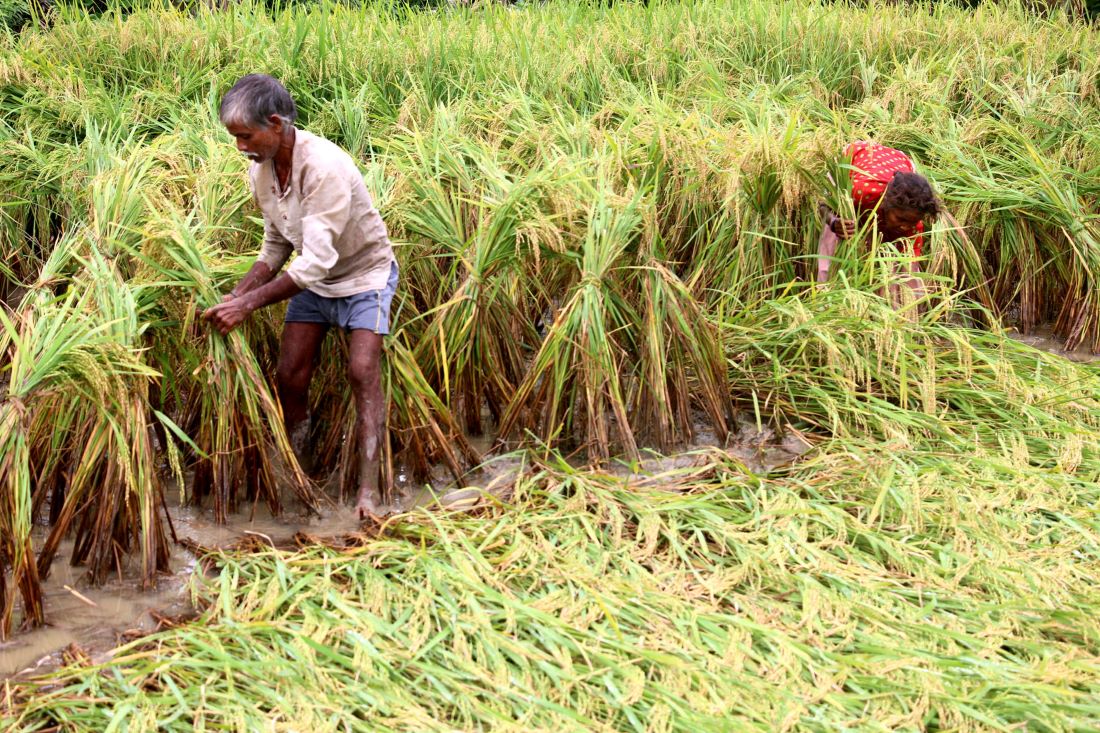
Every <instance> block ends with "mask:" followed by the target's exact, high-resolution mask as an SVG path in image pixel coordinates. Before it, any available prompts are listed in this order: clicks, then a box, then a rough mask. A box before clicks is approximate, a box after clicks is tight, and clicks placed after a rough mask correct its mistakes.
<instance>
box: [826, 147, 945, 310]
mask: <svg viewBox="0 0 1100 733" xmlns="http://www.w3.org/2000/svg"><path fill="white" fill-rule="evenodd" d="M844 154H845V156H846V157H848V158H850V159H851V164H852V165H851V179H852V201H853V203H854V204H855V209H856V216H857V217H858V221H852V220H850V219H841V218H840V217H838V216H837V215H836V213H835V212H833V211H831V210H829V209H828V208H826V207H824V206H823V207H822V213H823V214H824V219H825V229H824V231H823V232H822V234H821V241H820V242H819V246H818V264H817V281H818V282H825V281H826V280H827V279H828V277H829V264H830V262H831V261H832V257H833V255H834V254H835V253H836V246H837V243H838V241H839V240H841V239H848V238H849V237H852V236H854V235H855V233H856V232H857V231H858V230H859V229H860V228H861V227H863V226H866V225H868V224H870V225H872V226H874V227H875V228H876V229H877V230H878V233H879V236H880V237H882V240H883V241H884V242H891V243H893V244H894V245H895V246H896V247H897V248H898V249H899V250H900V251H902V252H905V253H908V254H911V258H910V259H909V260H908V261H907V262H903V263H901V268H902V270H903V272H904V273H905V274H906V275H908V277H907V278H905V280H906V284H907V285H908V286H909V288H910V290H911V291H912V293H913V296H914V297H915V298H920V297H921V296H922V295H923V285H922V283H921V280H920V278H919V277H918V275H919V273H920V264H919V262H918V260H919V258H920V257H921V247H922V246H923V244H924V238H923V236H922V234H923V232H924V225H925V222H926V221H927V222H931V221H934V220H935V219H936V217H938V216H939V215H940V213H941V211H942V209H941V207H940V204H939V201H938V200H937V199H936V195H935V193H934V192H933V191H932V186H931V185H930V184H929V183H928V179H927V178H925V177H924V176H922V175H920V174H918V173H916V172H915V171H914V167H913V161H912V160H910V159H909V156H907V155H906V154H905V153H903V152H901V151H900V150H895V149H893V148H888V147H886V146H885V145H879V144H878V143H874V142H867V141H863V142H855V143H852V144H851V145H849V146H848V147H847V148H845V150H844ZM897 295H898V293H896V292H894V287H893V286H891V296H892V297H891V301H892V302H894V303H895V304H896V303H897V302H898V298H897Z"/></svg>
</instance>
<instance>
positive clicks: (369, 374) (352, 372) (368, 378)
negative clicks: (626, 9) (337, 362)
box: [348, 358, 381, 392]
mask: <svg viewBox="0 0 1100 733" xmlns="http://www.w3.org/2000/svg"><path fill="white" fill-rule="evenodd" d="M348 381H349V382H351V388H352V389H353V390H355V391H357V392H358V391H360V390H369V389H374V388H375V387H377V386H378V385H379V383H380V381H381V373H380V371H379V366H378V359H375V358H362V359H354V360H352V361H351V363H349V364H348Z"/></svg>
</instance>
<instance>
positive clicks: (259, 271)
mask: <svg viewBox="0 0 1100 733" xmlns="http://www.w3.org/2000/svg"><path fill="white" fill-rule="evenodd" d="M277 274H278V272H276V271H275V270H273V269H271V267H270V266H269V265H268V264H267V263H266V262H260V261H259V260H256V262H254V263H253V264H252V268H251V269H250V270H249V271H248V274H246V275H245V276H244V277H243V278H241V281H240V282H239V283H237V286H236V287H235V288H233V289H232V290H230V291H229V292H228V293H226V294H225V296H223V297H222V302H223V303H225V302H226V301H229V300H233V299H234V298H239V297H241V296H242V295H244V294H246V293H250V292H252V291H253V290H255V289H256V288H258V287H261V286H263V285H267V284H268V283H269V282H271V281H272V280H273V279H274V278H275V276H276V275H277Z"/></svg>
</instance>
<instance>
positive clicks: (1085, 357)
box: [1008, 326, 1100, 362]
mask: <svg viewBox="0 0 1100 733" xmlns="http://www.w3.org/2000/svg"><path fill="white" fill-rule="evenodd" d="M1008 336H1009V337H1010V338H1012V339H1015V340H1016V341H1019V342H1020V343H1022V344H1027V345H1028V346H1033V347H1035V348H1036V349H1039V350H1040V351H1046V352H1049V353H1051V354H1057V355H1058V356H1061V357H1063V358H1066V359H1069V360H1070V361H1076V362H1093V361H1100V354H1093V353H1092V352H1091V351H1089V350H1088V349H1087V348H1079V349H1077V350H1075V351H1066V350H1065V348H1063V344H1064V342H1063V341H1062V339H1060V338H1056V337H1055V336H1054V333H1053V331H1052V330H1051V328H1050V326H1040V327H1039V328H1036V329H1034V330H1033V331H1032V332H1031V333H1029V334H1023V333H1020V332H1019V331H1016V330H1014V329H1013V330H1009V331H1008Z"/></svg>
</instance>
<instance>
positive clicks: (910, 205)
mask: <svg viewBox="0 0 1100 733" xmlns="http://www.w3.org/2000/svg"><path fill="white" fill-rule="evenodd" d="M887 209H909V210H911V211H919V212H920V213H921V214H922V215H923V216H924V217H925V218H927V219H935V218H936V217H937V216H939V215H940V212H941V211H943V208H942V207H941V206H940V202H939V199H937V198H936V193H935V192H934V191H933V190H932V185H931V184H930V183H928V179H927V178H925V177H924V176H922V175H920V174H919V173H903V172H901V171H898V172H897V173H895V174H894V178H893V179H892V180H891V181H890V185H888V186H887V187H886V193H884V194H883V195H882V201H881V203H879V211H885V210H887Z"/></svg>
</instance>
